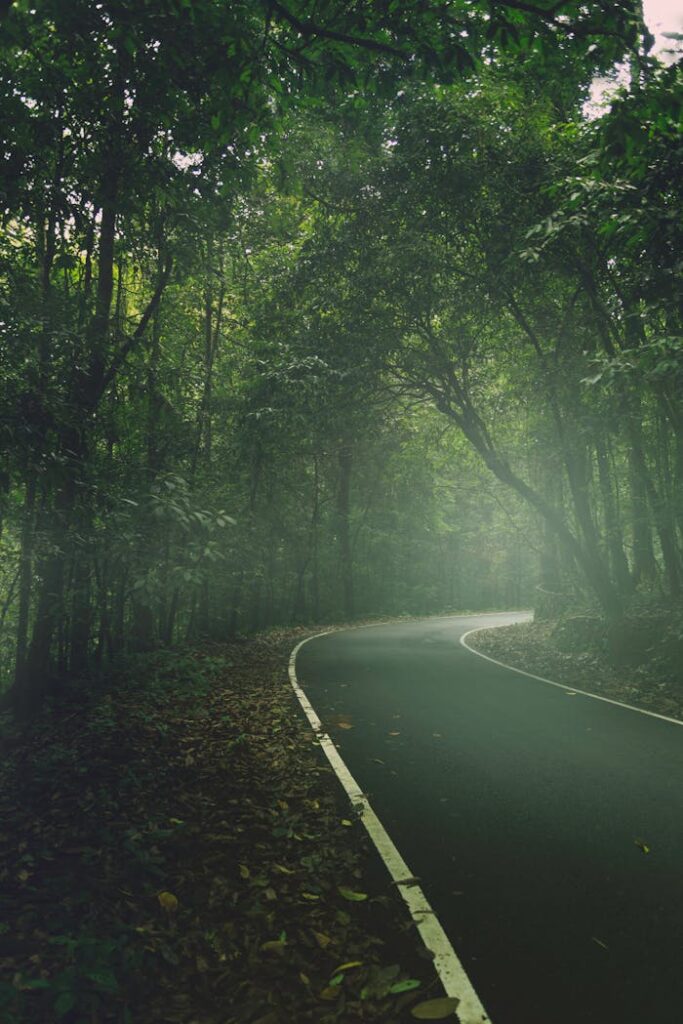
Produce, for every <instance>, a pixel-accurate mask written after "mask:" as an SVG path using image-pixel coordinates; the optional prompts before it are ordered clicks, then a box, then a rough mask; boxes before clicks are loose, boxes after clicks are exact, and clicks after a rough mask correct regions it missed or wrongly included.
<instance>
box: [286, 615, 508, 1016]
mask: <svg viewBox="0 0 683 1024" xmlns="http://www.w3.org/2000/svg"><path fill="white" fill-rule="evenodd" d="M372 625H375V624H374V623H373V624H372ZM376 625H378V626H379V625H385V623H377V624H376ZM351 628H363V627H351ZM341 631H342V630H338V629H328V630H325V632H323V633H316V634H315V635H314V636H309V637H306V639H305V640H302V641H301V643H298V644H297V645H296V647H295V648H294V650H293V651H292V653H291V656H290V659H289V678H290V681H291V684H292V687H293V689H294V693H295V694H296V696H297V698H298V700H299V703H300V704H301V707H302V708H303V711H304V714H305V715H306V718H307V719H308V721H309V723H310V725H311V727H312V729H313V731H314V733H315V735H316V738H317V740H318V742H319V743H320V746H321V747H322V749H323V750H324V752H325V754H326V756H327V760H328V761H329V762H330V765H331V766H332V769H333V771H334V773H335V775H336V776H337V778H338V779H339V781H340V783H341V784H342V786H343V788H344V790H345V791H346V794H347V796H348V798H349V800H350V801H351V806H352V807H353V809H354V811H355V812H356V814H357V815H358V817H359V818H360V820H361V821H362V823H363V825H364V826H365V829H366V831H367V833H368V835H369V836H370V839H371V840H372V842H373V843H374V845H375V848H376V849H377V852H378V853H379V855H380V857H381V858H382V861H383V862H384V866H385V867H386V869H387V871H388V872H389V874H390V875H391V877H392V879H393V881H394V883H395V884H396V886H397V888H398V891H399V892H400V894H401V896H402V897H403V900H404V902H405V904H406V906H407V907H408V911H409V912H410V915H411V917H412V919H413V921H414V922H415V924H416V926H417V930H418V932H419V934H420V937H421V939H422V941H423V943H424V945H425V947H426V948H427V950H428V951H429V952H430V953H431V954H432V957H433V964H434V968H435V970H436V973H437V974H438V976H439V979H440V981H441V984H442V985H443V988H444V991H445V993H446V995H447V996H451V997H454V998H456V999H458V1000H459V1001H460V1002H459V1004H458V1009H457V1011H456V1013H457V1016H458V1019H459V1021H460V1024H483V1022H488V1024H491V1018H490V1017H489V1016H488V1014H487V1013H486V1010H485V1009H484V1007H483V1006H482V1004H481V1001H480V999H479V997H478V995H477V993H476V992H475V991H474V988H473V986H472V983H471V981H470V979H469V978H468V977H467V974H466V972H465V968H464V967H463V966H462V964H461V963H460V960H459V959H458V956H457V954H456V952H455V950H454V949H453V946H452V945H451V943H450V941H449V939H448V936H447V935H446V933H445V931H444V930H443V927H442V926H441V923H440V921H439V920H438V918H437V916H436V914H435V913H434V911H433V910H432V907H431V905H430V904H429V902H428V900H427V897H426V896H425V894H424V893H423V891H422V889H421V888H420V886H419V885H416V884H415V883H414V875H413V873H412V871H411V870H410V868H409V867H408V865H407V864H406V862H405V861H404V860H403V857H402V856H401V854H400V853H399V852H398V850H397V849H396V847H395V845H394V843H393V841H392V839H391V838H390V836H389V834H388V832H387V831H386V829H385V828H384V826H383V825H382V823H381V821H380V820H379V818H378V817H377V815H376V814H375V812H374V811H373V809H372V807H371V806H370V801H369V800H368V798H367V796H366V795H365V793H363V791H362V790H361V788H360V786H359V785H358V783H357V782H356V780H355V779H354V777H353V776H352V775H351V772H350V771H349V769H348V768H347V767H346V764H345V763H344V761H343V759H342V757H341V755H340V753H339V751H338V750H337V748H336V746H335V745H334V743H333V741H332V740H331V739H330V737H329V735H328V734H327V733H326V732H324V731H323V726H322V722H321V721H320V719H319V718H318V715H317V714H316V712H315V710H314V708H313V706H312V705H311V702H310V701H309V699H308V697H307V696H306V694H305V693H304V691H303V690H302V689H301V686H300V685H299V681H298V679H297V676H296V656H297V654H298V653H299V651H300V649H301V648H302V647H303V645H304V644H307V643H308V642H309V640H316V639H318V637H322V636H329V635H330V634H332V633H337V632H341Z"/></svg>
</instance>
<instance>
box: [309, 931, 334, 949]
mask: <svg viewBox="0 0 683 1024" xmlns="http://www.w3.org/2000/svg"><path fill="white" fill-rule="evenodd" d="M313 935H314V937H315V941H316V942H317V943H318V945H319V946H320V948H321V949H327V947H328V946H329V944H330V943H331V942H332V939H331V938H330V937H329V935H325V933H324V932H316V931H314V932H313Z"/></svg>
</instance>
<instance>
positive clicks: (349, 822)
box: [341, 818, 353, 828]
mask: <svg viewBox="0 0 683 1024" xmlns="http://www.w3.org/2000/svg"><path fill="white" fill-rule="evenodd" d="M341 823H342V825H346V827H347V828H351V827H352V826H353V822H352V821H349V819H348V818H342V820H341Z"/></svg>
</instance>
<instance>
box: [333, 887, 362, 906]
mask: <svg viewBox="0 0 683 1024" xmlns="http://www.w3.org/2000/svg"><path fill="white" fill-rule="evenodd" d="M337 891H338V892H339V895H340V896H343V897H344V899H345V900H350V901H351V902H352V903H362V902H363V900H366V899H367V898H368V894H367V893H366V892H354V891H353V889H347V888H346V886H344V885H339V886H337Z"/></svg>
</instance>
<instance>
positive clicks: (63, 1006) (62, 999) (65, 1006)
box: [55, 989, 76, 1017]
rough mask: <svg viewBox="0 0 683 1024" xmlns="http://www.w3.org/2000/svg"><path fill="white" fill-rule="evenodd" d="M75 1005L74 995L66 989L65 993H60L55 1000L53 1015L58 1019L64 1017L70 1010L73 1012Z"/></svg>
mask: <svg viewBox="0 0 683 1024" xmlns="http://www.w3.org/2000/svg"><path fill="white" fill-rule="evenodd" d="M75 1005H76V993H75V992H72V991H71V989H67V990H66V991H65V992H60V993H59V995H58V996H57V998H56V999H55V1013H56V1014H57V1016H58V1017H65V1016H66V1014H67V1013H68V1012H69V1011H70V1010H73V1008H74V1006H75Z"/></svg>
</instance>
